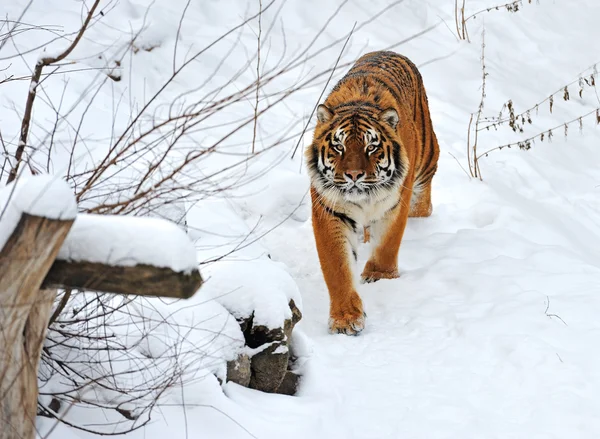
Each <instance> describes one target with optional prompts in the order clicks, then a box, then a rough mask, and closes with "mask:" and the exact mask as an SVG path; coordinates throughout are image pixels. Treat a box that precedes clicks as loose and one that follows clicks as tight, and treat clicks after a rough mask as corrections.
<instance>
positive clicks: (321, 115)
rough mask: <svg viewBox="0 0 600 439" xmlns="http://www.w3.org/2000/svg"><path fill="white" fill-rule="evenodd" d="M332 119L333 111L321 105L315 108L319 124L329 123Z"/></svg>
mask: <svg viewBox="0 0 600 439" xmlns="http://www.w3.org/2000/svg"><path fill="white" fill-rule="evenodd" d="M332 117H333V111H331V110H330V109H329V108H327V107H326V106H325V105H323V104H321V105H319V106H318V107H317V119H319V122H321V123H326V122H329V121H330V120H331V118H332Z"/></svg>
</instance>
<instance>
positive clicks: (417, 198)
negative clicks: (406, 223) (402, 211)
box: [408, 180, 433, 218]
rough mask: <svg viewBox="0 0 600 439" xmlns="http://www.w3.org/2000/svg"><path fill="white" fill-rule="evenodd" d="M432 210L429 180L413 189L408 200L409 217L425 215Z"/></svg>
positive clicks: (428, 214) (429, 213)
mask: <svg viewBox="0 0 600 439" xmlns="http://www.w3.org/2000/svg"><path fill="white" fill-rule="evenodd" d="M432 212H433V206H432V204H431V180H430V181H429V183H427V184H426V185H424V186H421V187H420V188H419V189H417V190H414V191H413V194H412V198H411V202H410V211H409V213H408V216H409V217H413V218H415V217H421V218H422V217H427V216H430V215H431V213H432Z"/></svg>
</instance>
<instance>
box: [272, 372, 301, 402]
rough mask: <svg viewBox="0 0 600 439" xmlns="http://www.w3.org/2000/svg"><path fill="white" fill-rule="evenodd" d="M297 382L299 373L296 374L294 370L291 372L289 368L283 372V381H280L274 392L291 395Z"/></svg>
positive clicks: (296, 388)
mask: <svg viewBox="0 0 600 439" xmlns="http://www.w3.org/2000/svg"><path fill="white" fill-rule="evenodd" d="M299 383H300V375H298V374H296V373H295V372H292V371H291V370H288V371H286V372H285V376H284V377H283V381H282V382H281V384H280V385H279V387H278V388H277V390H276V392H275V393H279V394H281V395H290V396H293V395H295V394H296V391H297V390H298V384H299Z"/></svg>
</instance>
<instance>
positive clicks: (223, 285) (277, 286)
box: [202, 259, 302, 329]
mask: <svg viewBox="0 0 600 439" xmlns="http://www.w3.org/2000/svg"><path fill="white" fill-rule="evenodd" d="M202 274H203V275H204V276H205V277H206V283H205V284H204V285H203V287H202V295H203V296H204V297H206V298H211V299H213V300H215V301H217V302H219V303H221V304H222V305H223V306H224V307H225V308H227V309H228V310H230V311H231V312H232V313H233V315H234V316H235V317H236V318H239V319H242V318H246V317H250V316H251V315H252V314H254V315H253V320H252V324H253V325H254V326H263V325H264V326H266V327H267V328H271V329H275V328H281V327H282V325H283V322H284V320H289V319H291V318H292V311H291V309H290V306H289V302H290V300H293V301H294V303H295V304H296V306H297V307H298V308H299V309H300V310H302V299H301V298H300V292H299V291H298V287H297V285H296V283H295V282H294V279H293V278H292V277H291V276H290V275H289V273H288V272H287V271H286V270H285V267H284V266H283V264H281V263H274V262H272V261H271V260H269V259H266V260H256V261H228V262H223V263H220V264H215V265H214V266H213V267H209V268H208V269H207V270H203V271H202Z"/></svg>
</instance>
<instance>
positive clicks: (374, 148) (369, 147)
mask: <svg viewBox="0 0 600 439" xmlns="http://www.w3.org/2000/svg"><path fill="white" fill-rule="evenodd" d="M376 149H377V146H375V145H369V146H367V152H373V151H375V150H376Z"/></svg>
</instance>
